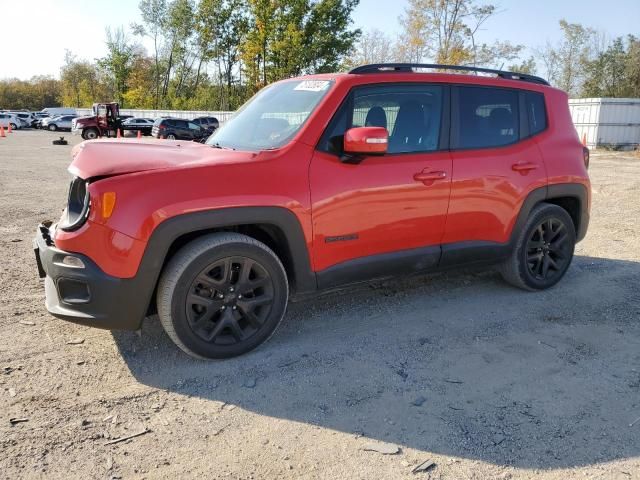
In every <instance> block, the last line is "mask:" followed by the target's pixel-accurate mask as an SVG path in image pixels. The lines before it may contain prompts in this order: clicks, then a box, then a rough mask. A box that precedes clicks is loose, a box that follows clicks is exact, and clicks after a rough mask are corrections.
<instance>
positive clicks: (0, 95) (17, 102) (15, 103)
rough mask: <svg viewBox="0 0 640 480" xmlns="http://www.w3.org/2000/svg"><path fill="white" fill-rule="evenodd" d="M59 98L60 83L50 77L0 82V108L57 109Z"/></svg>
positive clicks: (9, 79)
mask: <svg viewBox="0 0 640 480" xmlns="http://www.w3.org/2000/svg"><path fill="white" fill-rule="evenodd" d="M60 98H61V95H60V81H58V80H56V79H54V78H52V77H46V76H36V77H32V78H31V80H18V79H17V78H13V79H11V78H8V79H4V80H0V108H5V109H12V110H13V109H15V110H17V109H23V108H27V109H30V110H41V109H43V108H45V107H59V106H60V105H61V102H60Z"/></svg>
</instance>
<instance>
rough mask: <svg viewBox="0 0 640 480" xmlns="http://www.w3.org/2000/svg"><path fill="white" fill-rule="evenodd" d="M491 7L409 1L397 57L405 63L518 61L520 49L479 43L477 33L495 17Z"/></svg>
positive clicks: (464, 1) (455, 0) (460, 0)
mask: <svg viewBox="0 0 640 480" xmlns="http://www.w3.org/2000/svg"><path fill="white" fill-rule="evenodd" d="M498 13H499V12H498V9H497V7H496V6H495V5H491V4H479V3H477V2H476V1H475V0H409V4H408V5H407V7H406V9H405V13H404V15H403V16H401V17H400V23H401V25H402V26H403V30H402V33H401V34H400V39H399V52H398V55H399V56H400V57H401V58H403V59H404V60H405V61H408V62H417V63H419V62H424V61H427V60H428V61H433V62H435V63H439V64H448V65H471V66H485V67H487V66H488V67H500V66H501V65H502V64H504V62H509V61H513V60H515V59H516V58H518V56H519V54H520V53H521V51H522V49H523V46H521V45H513V44H511V43H510V42H506V41H504V42H494V43H482V42H480V41H479V38H478V37H479V33H480V32H481V31H482V27H483V25H484V24H485V23H486V22H487V20H489V19H490V18H492V17H494V16H495V15H497V14H498Z"/></svg>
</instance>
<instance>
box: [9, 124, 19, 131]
mask: <svg viewBox="0 0 640 480" xmlns="http://www.w3.org/2000/svg"><path fill="white" fill-rule="evenodd" d="M9 125H11V130H17V129H18V126H17V125H16V124H15V123H10V124H9Z"/></svg>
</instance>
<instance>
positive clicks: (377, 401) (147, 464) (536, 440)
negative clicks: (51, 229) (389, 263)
mask: <svg viewBox="0 0 640 480" xmlns="http://www.w3.org/2000/svg"><path fill="white" fill-rule="evenodd" d="M59 135H60V134H58V135H53V134H50V133H48V132H40V131H18V132H14V133H12V134H11V135H10V136H9V137H8V138H0V219H1V220H2V221H1V222H0V248H1V251H2V254H3V255H2V257H3V266H2V268H1V269H0V292H1V293H0V338H1V339H2V340H1V341H0V369H2V370H1V371H0V477H2V478H12V479H15V478H47V479H49V478H82V479H86V478H126V479H129V478H154V479H155V478H167V479H169V478H170V479H174V478H197V477H204V478H233V479H236V478H242V479H251V478H254V479H263V478H296V479H298V478H330V479H347V478H348V479H351V478H355V479H360V478H361V479H394V478H412V479H414V478H415V479H418V478H432V479H456V480H459V479H484V478H491V479H495V478H497V479H508V478H543V479H563V480H564V479H573V478H580V479H584V478H599V479H624V480H626V479H638V478H640V420H638V418H639V417H640V324H639V322H638V320H639V318H640V263H639V262H640V223H639V221H638V218H639V216H640V200H639V196H638V192H639V191H640V159H638V158H637V157H636V158H634V157H632V156H630V155H623V154H602V155H597V154H595V155H593V156H592V162H591V165H592V166H591V174H592V178H593V183H594V197H593V200H594V205H593V210H592V222H591V227H590V231H589V234H588V236H587V238H586V240H585V241H584V242H583V243H581V244H580V245H579V246H578V248H577V256H576V258H575V260H574V263H573V265H572V267H571V269H570V270H569V272H568V274H567V276H566V278H565V279H564V280H563V281H562V282H561V283H560V284H559V285H558V286H557V287H556V288H553V289H551V290H549V291H546V292H542V293H527V292H522V291H519V290H516V289H514V288H511V287H509V286H507V285H506V284H504V283H503V282H502V281H501V280H500V278H499V276H498V275H497V274H496V273H494V272H475V271H465V272H457V273H448V274H441V275H432V276H416V277H412V278H408V279H404V280H402V281H386V282H377V283H373V284H370V285H365V286H360V287H357V288H352V289H349V290H344V291H341V292H339V293H331V294H326V295H323V296H321V297H319V298H317V299H314V300H311V301H308V302H304V303H297V304H293V305H291V306H290V308H289V311H288V313H287V316H286V318H285V321H284V323H283V325H282V327H281V328H280V329H279V330H278V333H277V334H276V335H275V336H274V338H273V339H272V340H271V341H270V342H269V343H268V344H267V345H265V346H264V347H263V348H260V349H258V350H257V351H255V352H253V353H251V354H249V355H245V356H243V357H241V358H237V359H233V360H230V361H224V362H202V361H196V360H193V359H191V358H189V357H187V356H186V355H184V354H183V353H181V352H180V351H179V350H178V349H177V348H175V347H174V346H173V345H172V344H171V343H170V341H169V340H168V338H167V336H166V335H165V334H164V333H163V331H162V329H161V328H160V326H159V323H158V322H157V320H156V319H153V318H151V319H148V320H147V321H146V322H145V324H144V327H143V329H142V331H141V332H139V333H132V332H114V333H110V332H108V331H102V330H96V329H90V328H85V327H81V326H77V325H73V324H70V323H66V322H63V321H60V320H57V319H55V318H52V317H50V316H49V315H47V313H46V311H45V308H44V305H43V300H44V291H43V286H42V284H41V282H40V281H39V280H38V278H37V272H36V267H35V262H34V259H33V252H32V249H31V238H32V236H33V234H34V230H35V227H36V224H37V223H38V222H39V221H41V220H44V219H57V218H58V217H59V214H60V210H61V208H62V204H63V202H64V201H65V195H66V189H67V185H68V180H69V176H68V174H67V173H66V171H65V169H66V167H67V165H68V163H69V153H70V150H71V146H68V147H62V146H58V147H56V146H52V145H51V140H53V139H54V138H55V137H57V136H59ZM65 136H66V137H67V138H70V139H71V142H70V143H72V144H73V143H76V142H77V141H78V139H77V138H71V137H70V135H68V134H66V135H65ZM80 342H82V343H80ZM10 418H25V419H27V421H25V422H22V423H18V424H15V425H11V423H10V421H9V419H10ZM634 421H636V423H635V424H633V425H631V424H632V423H633V422H634ZM145 429H146V433H144V434H143V435H140V436H137V437H135V438H132V439H130V440H126V441H122V442H120V443H114V444H108V442H109V441H110V440H114V439H118V438H122V437H125V436H128V435H132V434H135V433H138V432H141V431H145ZM370 449H373V450H382V451H386V452H387V453H388V454H383V453H381V452H379V451H369V450H370ZM394 452H395V453H394ZM426 460H430V461H432V462H433V463H434V465H433V466H432V467H431V468H429V469H428V471H426V472H418V473H412V470H413V469H414V467H416V466H417V465H419V464H420V463H422V462H424V461H426Z"/></svg>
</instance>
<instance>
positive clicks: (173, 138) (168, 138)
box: [165, 133, 176, 140]
mask: <svg viewBox="0 0 640 480" xmlns="http://www.w3.org/2000/svg"><path fill="white" fill-rule="evenodd" d="M165 138H166V139H167V140H175V139H176V136H175V135H174V134H173V133H170V134H169V135H167V136H166V137H165Z"/></svg>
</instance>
